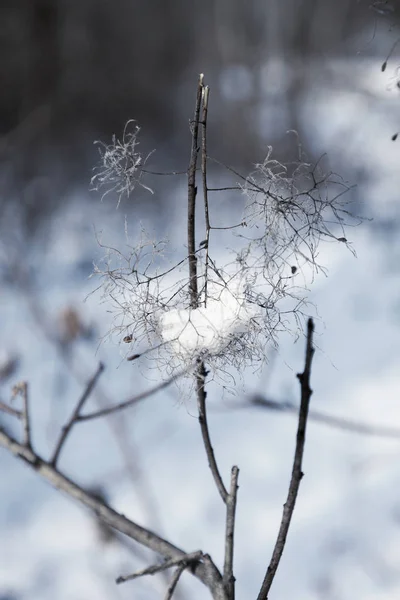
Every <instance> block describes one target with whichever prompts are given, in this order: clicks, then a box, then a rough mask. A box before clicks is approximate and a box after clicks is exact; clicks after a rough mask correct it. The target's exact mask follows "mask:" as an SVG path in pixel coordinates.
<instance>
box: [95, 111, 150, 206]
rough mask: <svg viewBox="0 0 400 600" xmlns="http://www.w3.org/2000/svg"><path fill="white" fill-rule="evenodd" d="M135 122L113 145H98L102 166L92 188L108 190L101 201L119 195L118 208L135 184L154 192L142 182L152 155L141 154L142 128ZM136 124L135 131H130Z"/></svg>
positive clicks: (101, 143) (131, 122)
mask: <svg viewBox="0 0 400 600" xmlns="http://www.w3.org/2000/svg"><path fill="white" fill-rule="evenodd" d="M134 123H135V121H133V120H130V121H128V122H127V123H126V125H125V128H124V132H123V135H122V140H119V139H118V138H117V137H116V136H115V135H113V138H112V143H111V144H110V145H108V146H107V145H106V144H104V143H103V142H99V141H97V142H95V143H96V144H98V145H99V153H100V156H101V165H100V166H99V167H96V168H95V170H96V171H97V172H96V174H95V175H94V176H93V177H92V179H91V182H90V183H91V188H92V189H93V190H96V191H98V190H100V189H103V188H106V189H105V191H104V193H103V196H102V199H103V198H104V196H106V195H107V194H109V193H110V192H115V193H116V194H117V195H118V206H119V203H120V201H121V198H122V197H123V196H129V195H130V194H131V193H132V192H133V190H134V189H135V187H136V185H140V186H141V187H142V188H144V189H145V190H147V191H148V192H150V193H151V194H152V193H153V190H152V189H151V188H149V187H148V186H147V185H145V184H144V183H143V182H142V181H141V178H142V175H143V167H144V165H145V164H146V161H147V159H148V158H149V156H150V155H151V154H152V153H151V152H150V154H148V155H147V156H146V157H143V156H142V154H141V153H140V152H139V151H138V149H137V147H138V145H139V141H138V139H137V138H138V135H139V132H140V127H139V126H138V125H134ZM133 125H134V127H133V130H130V128H131V126H133Z"/></svg>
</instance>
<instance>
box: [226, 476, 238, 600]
mask: <svg viewBox="0 0 400 600" xmlns="http://www.w3.org/2000/svg"><path fill="white" fill-rule="evenodd" d="M238 477H239V469H238V468H237V467H232V472H231V488H230V492H229V496H228V498H227V502H226V528H225V561H224V574H223V581H224V586H225V589H226V592H227V595H228V598H229V599H230V600H234V599H235V577H234V576H233V550H234V533H235V515H236V499H237V489H238V484H237V482H238Z"/></svg>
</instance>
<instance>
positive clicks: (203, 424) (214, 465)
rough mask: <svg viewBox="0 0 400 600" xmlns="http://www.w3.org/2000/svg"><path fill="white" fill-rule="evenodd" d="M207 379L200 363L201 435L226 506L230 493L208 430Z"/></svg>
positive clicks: (198, 404) (198, 384)
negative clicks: (219, 467)
mask: <svg viewBox="0 0 400 600" xmlns="http://www.w3.org/2000/svg"><path fill="white" fill-rule="evenodd" d="M205 378H206V369H205V367H204V363H203V362H200V363H199V367H198V372H197V374H196V392H197V408H198V411H199V423H200V429H201V435H202V437H203V443H204V448H205V450H206V454H207V459H208V465H209V467H210V470H211V473H212V476H213V478H214V481H215V485H216V486H217V489H218V492H219V495H220V496H221V498H222V500H223V501H224V504H226V503H227V499H228V492H227V490H226V487H225V485H224V482H223V481H222V477H221V474H220V472H219V469H218V465H217V461H216V459H215V454H214V449H213V447H212V444H211V438H210V432H209V429H208V422H207V409H206V397H207V392H206V391H205V389H204V384H205Z"/></svg>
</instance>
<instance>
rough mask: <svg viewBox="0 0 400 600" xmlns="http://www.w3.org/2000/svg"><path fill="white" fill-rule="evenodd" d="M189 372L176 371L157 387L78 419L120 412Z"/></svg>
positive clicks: (94, 417)
mask: <svg viewBox="0 0 400 600" xmlns="http://www.w3.org/2000/svg"><path fill="white" fill-rule="evenodd" d="M187 373H188V369H185V370H184V371H180V372H179V373H176V374H175V375H173V376H172V377H170V378H169V379H167V380H166V381H163V382H162V383H160V384H159V385H156V386H155V387H153V388H151V389H150V390H146V391H145V392H142V393H141V394H137V395H136V396H133V398H129V400H125V401H124V402H120V403H119V404H116V405H115V406H110V407H108V408H102V409H100V410H96V411H94V412H91V413H87V414H86V415H78V417H77V418H76V420H77V421H89V420H91V419H98V418H99V417H104V416H106V415H110V414H112V413H115V412H118V411H120V410H124V409H125V408H129V407H130V406H134V405H135V404H138V403H139V402H141V401H142V400H145V399H146V398H149V397H150V396H152V395H153V394H156V393H157V392H160V391H161V390H163V389H165V388H166V387H168V386H169V385H171V383H173V382H174V381H176V380H177V379H178V378H179V377H182V376H183V375H185V374H187Z"/></svg>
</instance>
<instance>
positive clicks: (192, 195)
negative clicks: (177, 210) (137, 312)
mask: <svg viewBox="0 0 400 600" xmlns="http://www.w3.org/2000/svg"><path fill="white" fill-rule="evenodd" d="M203 79H204V75H203V74H201V75H200V77H199V81H198V85H197V97H196V107H195V111H194V119H193V123H192V149H191V155H190V165H189V170H188V260H189V292H190V306H191V308H192V309H196V308H198V306H199V296H198V286H197V258H196V254H195V252H196V244H195V229H196V194H197V186H196V166H197V154H198V136H199V121H200V111H201V108H203V117H205V118H207V108H208V104H207V101H208V88H205V87H204V84H203ZM206 90H207V91H206ZM204 111H205V112H204ZM202 140H203V141H202V144H203V152H202V157H203V159H204V160H206V159H207V154H206V153H205V151H206V148H207V145H206V138H205V132H204V123H203V138H202ZM202 174H203V185H204V186H205V189H204V199H205V205H206V215H207V191H206V190H207V171H206V167H205V165H204V164H203V161H202ZM208 235H209V231H208ZM207 245H208V237H207ZM205 378H206V369H205V366H204V363H203V362H202V361H201V360H199V361H198V367H197V370H196V374H195V379H196V394H197V407H198V411H199V423H200V429H201V435H202V437H203V443H204V448H205V450H206V454H207V459H208V464H209V467H210V469H211V473H212V476H213V478H214V481H215V484H216V486H217V489H218V492H219V494H220V496H221V498H222V500H223V501H224V503H225V504H226V500H227V497H228V492H227V491H226V488H225V486H224V483H223V481H222V477H221V475H220V472H219V469H218V466H217V461H216V460H215V455H214V450H213V447H212V445H211V439H210V433H209V430H208V423H207V411H206V396H207V394H206V391H205V389H204V385H205Z"/></svg>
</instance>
